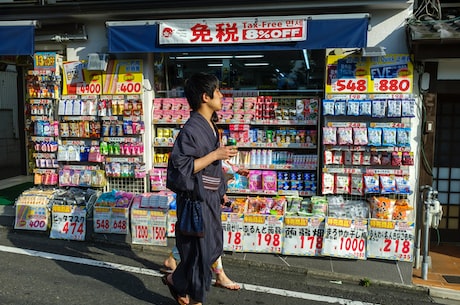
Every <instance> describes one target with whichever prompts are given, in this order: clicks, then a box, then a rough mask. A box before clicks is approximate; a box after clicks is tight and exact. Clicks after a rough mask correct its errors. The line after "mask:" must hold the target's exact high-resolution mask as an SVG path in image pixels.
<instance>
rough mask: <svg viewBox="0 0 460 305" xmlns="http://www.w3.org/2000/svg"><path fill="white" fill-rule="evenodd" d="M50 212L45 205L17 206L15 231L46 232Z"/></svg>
mask: <svg viewBox="0 0 460 305" xmlns="http://www.w3.org/2000/svg"><path fill="white" fill-rule="evenodd" d="M48 224H49V212H48V209H47V207H46V206H45V205H24V204H18V205H16V217H15V222H14V228H15V229H24V230H33V231H46V230H47V229H48Z"/></svg>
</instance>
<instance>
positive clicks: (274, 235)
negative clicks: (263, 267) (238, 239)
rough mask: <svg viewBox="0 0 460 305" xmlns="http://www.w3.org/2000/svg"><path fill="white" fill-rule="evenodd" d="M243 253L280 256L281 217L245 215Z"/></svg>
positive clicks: (281, 245)
mask: <svg viewBox="0 0 460 305" xmlns="http://www.w3.org/2000/svg"><path fill="white" fill-rule="evenodd" d="M243 222H244V225H243V231H244V236H243V251H244V252H262V253H275V254H281V249H282V248H283V238H282V237H283V216H274V215H259V214H245V215H244V218H243Z"/></svg>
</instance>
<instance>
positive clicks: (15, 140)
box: [0, 71, 22, 180]
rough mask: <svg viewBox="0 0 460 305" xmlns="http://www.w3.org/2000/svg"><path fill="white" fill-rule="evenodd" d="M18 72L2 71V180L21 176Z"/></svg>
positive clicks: (0, 124) (0, 81) (0, 80)
mask: <svg viewBox="0 0 460 305" xmlns="http://www.w3.org/2000/svg"><path fill="white" fill-rule="evenodd" d="M18 114H19V111H18V92H17V72H13V71H0V122H1V123H0V180H3V179H6V178H11V177H15V176H18V175H20V174H21V168H22V166H21V156H22V153H21V140H20V136H19V122H18V121H19V120H18V117H19V115H18Z"/></svg>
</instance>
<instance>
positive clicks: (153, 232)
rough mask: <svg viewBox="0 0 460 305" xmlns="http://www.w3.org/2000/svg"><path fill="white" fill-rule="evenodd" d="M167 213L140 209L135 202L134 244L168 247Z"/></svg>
mask: <svg viewBox="0 0 460 305" xmlns="http://www.w3.org/2000/svg"><path fill="white" fill-rule="evenodd" d="M166 218H167V214H166V211H159V210H153V209H147V208H139V202H138V201H134V202H133V205H132V208H131V232H132V237H131V238H132V243H133V244H141V245H156V246H166V245H167V240H166V224H167V221H166Z"/></svg>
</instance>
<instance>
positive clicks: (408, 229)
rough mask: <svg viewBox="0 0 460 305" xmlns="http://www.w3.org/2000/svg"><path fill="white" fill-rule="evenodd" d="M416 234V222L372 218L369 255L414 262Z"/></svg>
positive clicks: (368, 244)
mask: <svg viewBox="0 0 460 305" xmlns="http://www.w3.org/2000/svg"><path fill="white" fill-rule="evenodd" d="M414 235H415V224H414V222H405V221H396V220H393V221H391V220H381V219H371V220H370V221H369V234H368V237H367V257H370V258H381V259H389V260H396V261H405V262H412V260H413V249H414Z"/></svg>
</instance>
